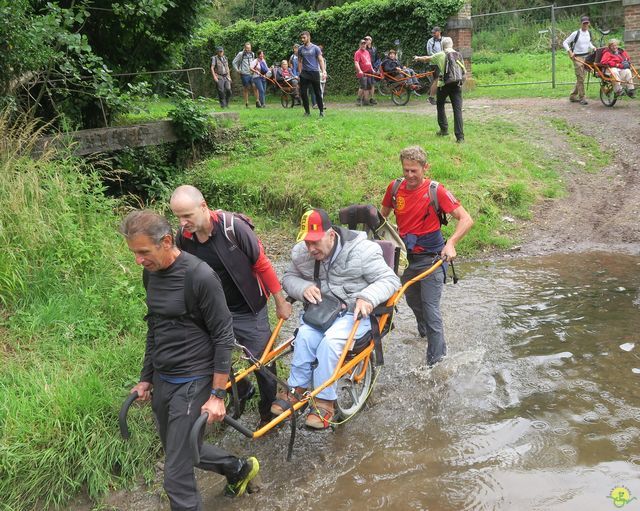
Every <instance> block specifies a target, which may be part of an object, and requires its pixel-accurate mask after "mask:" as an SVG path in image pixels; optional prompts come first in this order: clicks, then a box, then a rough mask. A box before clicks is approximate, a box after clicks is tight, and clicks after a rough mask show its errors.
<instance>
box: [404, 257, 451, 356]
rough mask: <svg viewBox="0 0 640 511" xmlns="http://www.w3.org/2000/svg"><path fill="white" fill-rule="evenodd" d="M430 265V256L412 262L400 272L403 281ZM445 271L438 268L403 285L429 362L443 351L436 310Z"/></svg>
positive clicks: (442, 334)
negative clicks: (413, 281)
mask: <svg viewBox="0 0 640 511" xmlns="http://www.w3.org/2000/svg"><path fill="white" fill-rule="evenodd" d="M430 266H431V258H429V257H424V258H420V259H418V260H417V261H412V262H411V263H410V264H409V267H408V268H407V269H406V270H405V272H404V273H403V274H402V282H403V283H405V282H407V281H408V280H410V279H412V278H413V277H415V276H416V275H419V274H420V273H422V272H423V271H425V270H426V269H428V268H429V267H430ZM444 279H445V274H444V270H443V269H442V268H438V269H436V270H435V271H434V272H433V273H432V274H431V275H429V276H428V277H426V278H424V279H422V280H421V281H420V282H416V283H415V284H412V285H411V286H409V287H408V288H407V290H406V291H405V296H406V298H407V305H409V307H411V310H412V311H413V314H414V315H415V317H416V321H417V323H418V333H419V334H420V336H421V337H426V338H427V364H428V365H433V364H435V363H437V362H439V361H440V359H441V358H442V357H444V356H445V355H446V354H447V343H446V342H445V340H444V326H443V323H442V313H441V312H440V298H441V297H442V288H443V287H444Z"/></svg>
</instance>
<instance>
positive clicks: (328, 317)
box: [302, 261, 347, 332]
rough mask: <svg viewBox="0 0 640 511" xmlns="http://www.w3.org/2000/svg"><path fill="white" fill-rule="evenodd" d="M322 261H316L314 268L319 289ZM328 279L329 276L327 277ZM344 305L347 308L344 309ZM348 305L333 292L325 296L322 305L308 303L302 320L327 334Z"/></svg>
mask: <svg viewBox="0 0 640 511" xmlns="http://www.w3.org/2000/svg"><path fill="white" fill-rule="evenodd" d="M319 276H320V261H316V264H315V266H314V268H313V280H314V281H315V283H316V285H317V286H318V289H321V286H320V278H319ZM327 278H328V276H327ZM343 305H344V306H345V307H344V308H343ZM346 305H347V303H346V302H345V301H344V300H343V299H342V298H339V297H337V296H336V295H335V294H334V293H333V291H331V294H327V295H324V296H323V297H322V301H321V302H320V303H307V304H306V305H305V309H304V315H303V316H302V320H303V321H304V322H305V323H306V324H307V325H309V326H312V327H313V328H315V329H317V330H320V331H321V332H326V331H327V330H328V329H329V328H330V327H331V325H333V323H334V322H335V320H336V319H338V316H339V315H340V313H341V312H342V311H343V310H346Z"/></svg>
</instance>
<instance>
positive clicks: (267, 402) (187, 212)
mask: <svg viewBox="0 0 640 511" xmlns="http://www.w3.org/2000/svg"><path fill="white" fill-rule="evenodd" d="M170 204H171V210H172V211H173V213H174V214H175V215H176V217H178V219H179V220H180V229H179V230H178V234H177V236H176V246H177V247H178V248H180V249H181V250H184V251H186V252H189V253H190V254H193V255H195V256H197V257H199V258H200V259H202V260H203V261H205V262H206V263H207V264H208V265H209V266H211V268H213V270H214V271H215V272H216V273H217V274H218V276H219V277H220V281H221V282H222V288H223V290H224V295H225V298H226V301H227V306H228V307H229V310H230V311H231V315H232V316H233V332H234V335H235V337H236V339H237V340H238V342H239V343H240V344H241V345H242V346H244V347H245V348H246V349H247V350H249V352H251V354H252V355H253V356H254V357H260V355H262V352H263V350H264V347H265V346H266V344H267V342H268V341H269V338H270V336H271V328H270V326H269V315H268V310H267V298H268V296H269V294H272V295H273V296H274V299H275V302H276V315H277V316H278V317H279V318H285V319H287V318H288V317H289V316H290V315H291V304H290V303H289V302H287V301H286V300H285V296H284V293H283V291H282V286H281V285H280V282H279V280H278V276H277V275H276V272H275V270H274V268H273V266H272V265H271V261H269V259H268V258H267V256H266V255H265V253H264V248H263V247H262V243H261V242H260V240H259V239H258V237H257V236H256V235H255V233H254V232H253V229H252V228H251V227H250V226H249V224H247V222H245V221H244V220H243V219H242V218H240V217H239V216H238V215H234V214H232V213H229V212H225V211H211V210H210V209H209V208H208V206H207V203H206V201H205V200H204V197H203V196H202V193H201V192H200V190H198V189H197V188H195V187H193V186H190V185H184V186H179V187H178V188H176V190H175V191H174V192H173V194H172V195H171V203H170ZM268 369H269V370H270V371H272V372H273V373H274V374H275V365H272V366H268ZM255 374H256V380H257V382H258V388H259V390H260V404H259V406H258V408H259V411H260V424H261V425H264V424H266V423H267V422H269V421H270V420H271V418H272V415H271V404H272V402H273V400H274V399H275V395H276V387H277V384H276V382H275V380H274V379H272V378H269V377H268V376H264V375H263V374H261V373H260V372H256V373H255ZM238 393H239V395H240V399H241V401H246V400H247V399H248V398H250V397H251V395H252V394H253V388H252V387H251V385H250V384H249V382H247V380H241V381H240V382H238Z"/></svg>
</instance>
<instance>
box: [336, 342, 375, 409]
mask: <svg viewBox="0 0 640 511" xmlns="http://www.w3.org/2000/svg"><path fill="white" fill-rule="evenodd" d="M365 362H366V363H367V370H366V372H365V374H364V377H363V378H362V379H361V380H360V381H359V382H356V381H355V377H356V376H357V375H359V374H360V371H361V370H362V366H363V364H365ZM375 374H376V352H375V351H372V352H371V354H370V355H369V358H368V359H367V360H363V361H362V362H360V363H359V364H358V365H357V366H355V367H354V368H353V371H351V373H350V374H345V375H344V376H343V377H342V378H340V379H339V380H338V388H337V393H338V399H336V415H337V416H338V418H339V419H341V420H345V419H348V418H350V417H352V416H353V415H355V414H356V413H357V412H358V411H360V409H361V408H362V407H363V406H364V404H365V403H366V401H367V398H368V397H369V394H370V393H371V387H372V385H373V380H374V377H375Z"/></svg>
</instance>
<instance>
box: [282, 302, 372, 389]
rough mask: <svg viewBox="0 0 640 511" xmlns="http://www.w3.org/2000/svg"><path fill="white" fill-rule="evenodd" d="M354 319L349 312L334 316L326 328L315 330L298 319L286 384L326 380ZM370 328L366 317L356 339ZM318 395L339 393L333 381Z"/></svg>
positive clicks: (307, 384) (306, 384) (304, 384)
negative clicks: (315, 364) (298, 325)
mask: <svg viewBox="0 0 640 511" xmlns="http://www.w3.org/2000/svg"><path fill="white" fill-rule="evenodd" d="M353 323H354V319H353V313H351V312H348V313H346V314H345V315H343V316H340V317H339V318H338V319H336V320H335V321H334V323H333V325H331V327H329V329H328V330H327V331H326V332H321V331H320V330H316V329H315V328H313V327H311V326H309V325H307V324H305V322H304V321H303V320H301V324H300V328H299V329H298V335H297V336H296V340H295V349H294V351H293V360H292V361H291V373H290V374H289V380H288V383H289V386H290V387H303V388H305V389H311V388H315V387H318V386H320V385H321V384H323V383H324V382H326V381H327V380H328V379H329V378H330V377H331V375H332V374H333V372H334V371H335V369H336V365H337V364H338V360H339V359H340V355H341V354H342V349H343V348H344V345H345V343H346V342H347V338H348V337H349V333H350V332H351V329H352V328H353ZM370 329H371V321H370V320H369V318H366V319H363V320H361V321H360V325H358V330H357V331H356V335H355V339H358V338H359V337H362V336H363V335H364V334H366V333H367V332H368V331H369V330H370ZM316 359H317V360H318V366H317V367H316V368H315V369H313V368H312V364H313V362H314V361H315V360H316ZM318 397H319V398H320V399H325V400H327V401H333V400H335V399H336V398H337V397H338V395H337V394H336V384H333V385H331V386H330V387H327V388H326V389H324V390H323V391H322V392H319V393H318Z"/></svg>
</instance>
